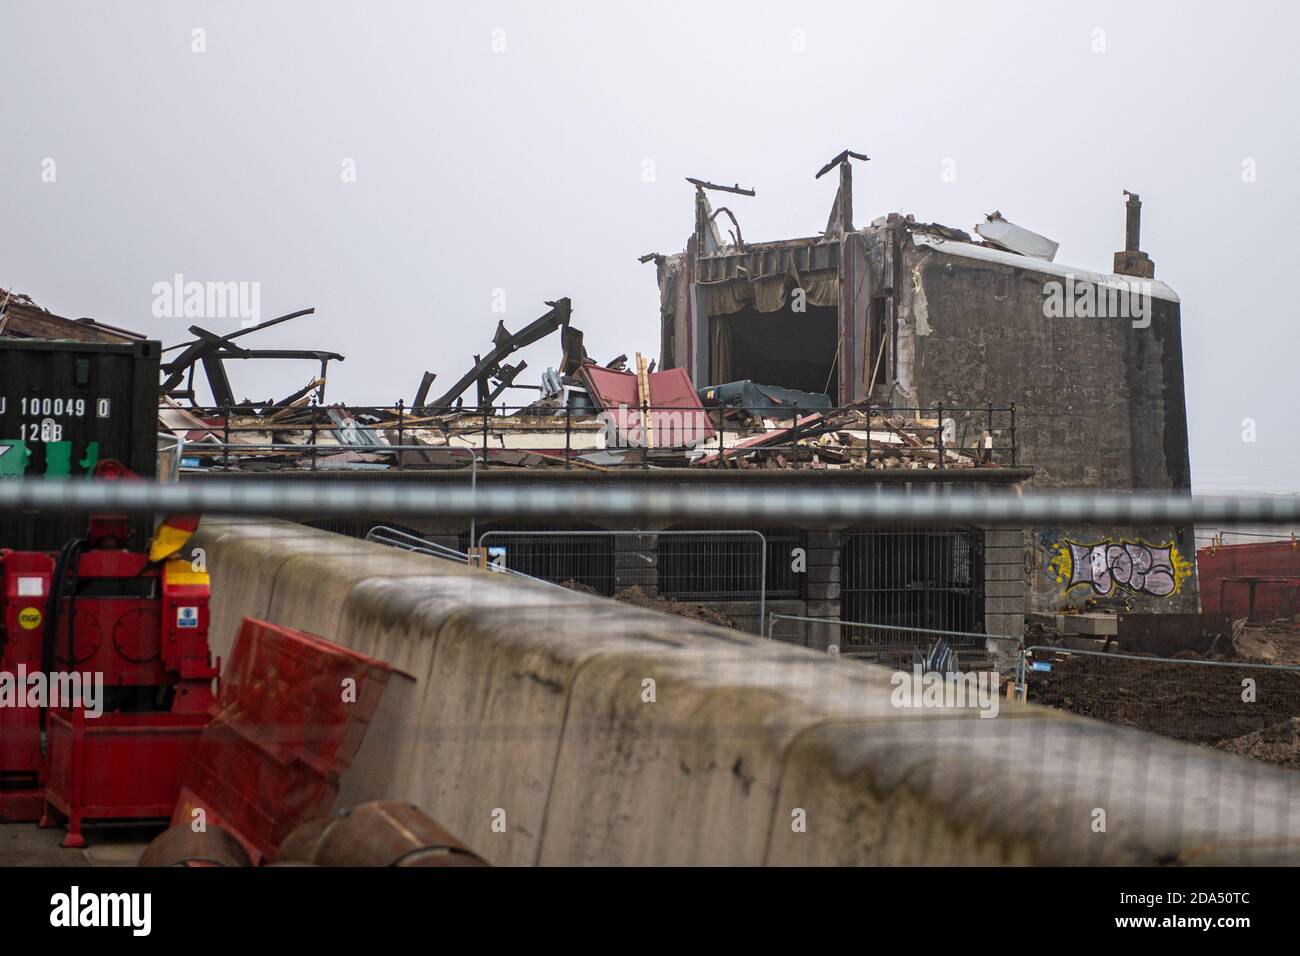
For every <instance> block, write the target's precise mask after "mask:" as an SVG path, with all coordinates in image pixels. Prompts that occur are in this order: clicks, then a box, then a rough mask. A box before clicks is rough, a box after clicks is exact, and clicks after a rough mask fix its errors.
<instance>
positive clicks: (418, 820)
mask: <svg viewBox="0 0 1300 956" xmlns="http://www.w3.org/2000/svg"><path fill="white" fill-rule="evenodd" d="M275 859H276V862H277V863H285V862H288V863H315V864H317V865H319V866H401V867H408V866H439V867H441V866H487V865H488V863H487V861H486V860H484V859H483V858H482V857H480V856H478V854H476V853H474V852H473V851H472V850H470V849H469V848H468V847H467V846H465V844H463V843H462V842H461V841H460V840H458V839H456V838H455V837H454V836H452V835H451V834H450V833H448V832H447V831H446V830H444V829H443V828H442V827H440V826H439V825H438V824H437V823H435V822H434V821H433V820H431V819H429V817H428V816H426V815H425V814H424V813H423V812H422V811H421V810H420V808H419V807H416V806H414V805H412V804H409V803H400V802H397V801H389V800H374V801H371V802H369V803H362V804H359V805H357V806H356V807H353V808H352V809H351V810H345V811H343V812H342V813H340V814H339V815H337V816H335V817H333V818H331V819H328V820H312V821H310V822H308V823H304V824H303V825H302V826H300V827H298V829H296V830H294V831H293V832H292V833H291V834H289V836H287V837H286V838H285V840H284V842H283V843H281V844H280V849H279V851H278V852H277V853H276V857H275Z"/></svg>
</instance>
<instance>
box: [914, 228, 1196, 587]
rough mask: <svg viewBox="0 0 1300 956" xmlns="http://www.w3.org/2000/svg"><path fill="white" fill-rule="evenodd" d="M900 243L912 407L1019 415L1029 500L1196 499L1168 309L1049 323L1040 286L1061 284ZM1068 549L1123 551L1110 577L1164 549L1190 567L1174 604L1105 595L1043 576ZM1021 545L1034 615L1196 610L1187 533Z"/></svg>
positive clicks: (1061, 538)
mask: <svg viewBox="0 0 1300 956" xmlns="http://www.w3.org/2000/svg"><path fill="white" fill-rule="evenodd" d="M901 242H902V248H903V250H904V254H903V269H904V272H905V274H906V275H907V276H909V277H910V279H909V281H907V282H904V283H903V286H902V290H901V296H900V304H901V307H900V310H899V340H900V356H905V357H906V359H907V362H908V364H909V367H908V368H907V369H905V370H900V378H908V379H910V380H911V381H912V382H913V383H914V386H915V392H916V398H917V399H918V400H919V401H920V402H921V403H923V404H925V405H931V404H935V403H938V402H942V403H944V404H945V405H979V404H980V403H982V402H985V401H988V400H990V399H992V400H993V401H995V402H997V403H999V404H1006V403H1010V402H1014V403H1015V404H1016V407H1017V409H1018V414H1017V419H1016V426H1017V427H1016V439H1017V443H1018V445H1019V446H1020V458H1019V460H1020V461H1022V462H1024V463H1026V464H1028V465H1031V466H1033V468H1034V470H1035V473H1034V478H1033V480H1032V482H1031V487H1034V488H1099V489H1109V490H1114V491H1129V490H1150V491H1165V492H1168V491H1173V492H1187V491H1189V490H1190V489H1191V466H1190V459H1189V452H1188V444H1187V412H1186V407H1185V402H1184V396H1183V390H1184V389H1183V365H1182V333H1181V323H1180V314H1179V304H1178V303H1177V302H1175V301H1169V300H1168V299H1164V298H1159V297H1154V296H1153V297H1152V298H1151V299H1150V303H1151V306H1152V315H1151V320H1150V326H1149V327H1147V328H1135V327H1134V325H1133V322H1132V321H1131V320H1129V319H1120V318H1073V317H1071V318H1067V317H1055V318H1048V317H1047V316H1045V315H1044V308H1043V306H1044V299H1045V294H1044V285H1045V283H1047V282H1049V281H1061V278H1060V277H1059V276H1057V275H1054V274H1048V273H1044V272H1041V271H1037V270H1035V269H1034V268H1033V267H1032V266H1033V262H1034V260H1032V259H1023V260H1021V261H1023V263H1024V266H1023V267H1014V266H1010V265H1004V264H1001V263H995V262H986V261H982V260H979V259H972V258H970V257H968V256H964V255H956V254H945V253H944V252H942V251H938V250H934V249H929V248H911V244H910V240H908V239H907V238H906V236H905V235H904V236H903V238H902V239H901ZM955 248H960V246H959V245H958V246H956V247H955ZM1082 284H1083V283H1082V282H1080V285H1082ZM902 361H903V359H902V358H900V363H901V362H902ZM1068 542H1074V543H1076V544H1080V545H1084V544H1086V545H1097V544H1105V545H1107V546H1108V547H1109V546H1115V547H1118V548H1120V549H1121V550H1120V552H1113V554H1116V555H1117V556H1118V557H1117V560H1118V561H1119V563H1120V565H1121V567H1118V568H1114V569H1112V570H1113V571H1118V572H1119V576H1124V573H1125V569H1124V567H1123V565H1124V564H1125V563H1126V562H1128V561H1129V560H1130V557H1129V555H1130V551H1129V550H1128V549H1127V548H1126V546H1127V545H1132V546H1133V548H1134V549H1135V551H1136V552H1137V553H1140V554H1142V555H1145V554H1146V550H1145V549H1146V548H1155V549H1157V550H1159V549H1163V548H1171V549H1172V552H1173V553H1171V554H1170V556H1169V560H1170V563H1171V564H1172V563H1174V554H1176V555H1177V556H1178V558H1179V559H1181V560H1182V561H1185V562H1186V565H1187V567H1186V570H1185V572H1184V573H1181V574H1179V575H1178V576H1177V582H1176V584H1177V587H1176V589H1175V590H1174V591H1172V592H1165V593H1159V592H1160V591H1161V590H1162V589H1161V588H1158V587H1155V586H1153V585H1151V584H1149V583H1147V582H1144V581H1141V580H1135V581H1134V584H1135V585H1136V586H1132V587H1129V586H1126V584H1121V583H1118V582H1116V585H1115V586H1114V587H1110V588H1108V589H1105V590H1103V589H1102V588H1100V587H1099V588H1093V587H1092V586H1091V585H1090V584H1088V585H1082V586H1079V585H1076V586H1075V587H1068V586H1061V585H1068V583H1069V581H1070V579H1071V576H1070V575H1069V574H1065V575H1061V574H1059V573H1056V572H1054V571H1053V570H1052V567H1051V566H1052V564H1053V562H1054V561H1055V562H1056V563H1057V564H1058V565H1059V563H1060V562H1059V555H1060V554H1061V553H1062V552H1064V553H1065V554H1067V555H1068V554H1069V553H1070V550H1069V548H1068ZM1029 546H1030V553H1029V555H1028V559H1027V563H1028V564H1029V571H1030V578H1029V580H1030V592H1031V606H1032V609H1033V610H1035V611H1045V612H1046V611H1056V610H1061V609H1064V608H1069V607H1086V608H1094V607H1095V608H1099V609H1116V610H1132V611H1162V610H1168V611H1181V612H1194V611H1196V610H1197V609H1198V606H1197V588H1196V578H1195V575H1194V563H1195V548H1194V546H1193V542H1192V535H1191V529H1190V528H1172V527H1163V528H1143V529H1131V528H1129V529H1125V528H1051V529H1036V531H1035V533H1034V534H1033V535H1032V536H1031V541H1030V543H1029ZM1100 577H1101V581H1099V584H1102V585H1104V583H1105V580H1106V577H1105V575H1101V576H1100ZM1057 578H1063V580H1061V581H1059V582H1058V580H1057Z"/></svg>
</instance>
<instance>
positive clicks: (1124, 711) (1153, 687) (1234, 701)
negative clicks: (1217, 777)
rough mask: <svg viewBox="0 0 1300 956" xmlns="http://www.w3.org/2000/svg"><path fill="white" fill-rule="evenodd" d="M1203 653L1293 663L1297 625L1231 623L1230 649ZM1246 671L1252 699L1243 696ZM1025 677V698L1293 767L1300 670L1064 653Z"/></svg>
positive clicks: (1299, 721) (1299, 633)
mask: <svg viewBox="0 0 1300 956" xmlns="http://www.w3.org/2000/svg"><path fill="white" fill-rule="evenodd" d="M1178 656H1179V657H1180V658H1182V659H1186V660H1192V659H1195V658H1196V655H1194V654H1190V653H1188V652H1184V653H1182V654H1180V655H1178ZM1209 659H1211V660H1217V661H1219V662H1221V663H1233V662H1241V663H1256V664H1300V629H1297V628H1296V627H1295V626H1293V625H1291V624H1290V623H1287V624H1282V623H1277V624H1273V625H1267V626H1252V627H1238V628H1237V632H1236V634H1235V635H1234V639H1233V649H1232V651H1230V652H1229V653H1227V654H1216V655H1213V656H1212V657H1211V658H1209ZM1246 678H1250V679H1252V680H1254V682H1255V685H1254V696H1253V699H1252V700H1245V699H1243V694H1244V690H1245V689H1244V688H1243V681H1244V680H1245V679H1246ZM1026 680H1027V684H1028V699H1029V701H1030V702H1032V703H1038V704H1044V705H1046V706H1049V707H1056V708H1059V709H1061V710H1067V711H1070V712H1071V713H1075V714H1079V715H1081V716H1085V717H1094V718H1096V719H1098V720H1104V721H1106V722H1108V723H1112V724H1118V725H1120V726H1124V727H1135V728H1138V729H1140V730H1146V731H1150V732H1151V733H1157V734H1161V735H1162V736H1165V737H1172V738H1174V739H1176V740H1183V741H1187V742H1188V743H1194V744H1201V745H1205V746H1211V747H1217V748H1218V749H1221V750H1226V751H1228V752H1231V753H1237V754H1241V755H1243V756H1248V757H1254V758H1256V759H1260V760H1267V761H1269V762H1270V763H1277V764H1281V765H1283V766H1292V767H1297V768H1300V671H1269V670H1263V669H1258V668H1234V667H1218V666H1205V665H1199V664H1195V663H1186V664H1185V663H1177V662H1173V661H1170V660H1167V659H1157V658H1152V659H1150V660H1149V661H1148V660H1134V659H1130V658H1108V657H1098V656H1093V655H1082V654H1069V655H1059V656H1057V658H1056V659H1055V660H1053V661H1052V669H1051V670H1050V671H1030V672H1029V673H1028V674H1027V675H1026Z"/></svg>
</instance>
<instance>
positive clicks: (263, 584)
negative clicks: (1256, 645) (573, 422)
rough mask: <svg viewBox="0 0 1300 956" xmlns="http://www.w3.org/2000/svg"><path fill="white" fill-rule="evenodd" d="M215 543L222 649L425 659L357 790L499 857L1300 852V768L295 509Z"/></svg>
mask: <svg viewBox="0 0 1300 956" xmlns="http://www.w3.org/2000/svg"><path fill="white" fill-rule="evenodd" d="M195 546H197V547H202V548H204V550H205V554H206V558H207V561H208V567H209V570H210V571H211V572H212V576H213V598H212V605H213V622H214V634H213V644H214V647H216V648H220V649H222V653H225V652H226V651H227V650H228V648H229V646H230V644H231V643H232V642H233V639H234V635H235V632H236V630H237V628H238V622H239V620H240V619H241V618H242V617H243V616H244V615H249V616H261V617H264V618H265V619H268V620H271V621H274V622H276V623H280V624H286V625H289V626H293V627H299V628H303V629H304V630H308V631H312V632H314V633H317V634H319V635H321V636H323V637H327V638H329V639H331V640H334V641H337V642H339V643H341V644H344V645H347V646H349V647H352V648H354V649H356V650H358V651H361V652H362V653H365V654H369V655H371V656H374V657H377V658H379V659H381V660H384V661H386V662H388V663H389V664H391V665H393V666H394V667H396V668H398V669H399V670H401V671H402V672H404V674H406V675H408V676H407V677H406V678H402V679H399V680H397V681H394V682H393V684H391V685H390V691H389V693H388V695H387V696H386V699H385V703H384V707H383V708H381V712H380V713H379V714H378V715H376V719H375V720H374V722H373V723H372V725H371V727H370V730H369V733H368V735H367V739H366V743H365V745H364V746H363V749H362V753H361V754H360V755H359V757H358V760H357V762H356V764H354V767H353V770H352V772H351V773H350V774H349V775H348V778H347V779H346V780H345V781H344V785H343V789H342V791H341V793H340V798H339V801H340V803H350V802H354V801H355V800H359V799H368V798H374V797H380V796H382V797H386V798H389V799H405V800H410V801H411V802H413V803H416V804H418V805H420V806H421V807H422V808H424V809H425V810H426V811H427V812H429V813H430V814H431V815H432V816H433V817H434V818H435V819H437V820H438V821H439V822H441V823H442V824H443V825H445V826H446V827H447V828H448V829H449V830H451V831H452V832H453V833H455V834H457V835H458V836H459V837H461V838H462V839H463V840H465V841H466V842H467V843H468V844H469V845H470V846H471V847H473V848H474V849H475V850H476V851H478V852H480V853H481V854H483V855H484V856H485V857H486V858H487V859H489V860H490V861H492V862H493V863H496V864H503V865H526V864H537V863H541V864H559V865H564V864H586V863H593V864H740V865H759V864H920V863H925V864H928V863H937V864H987V863H1026V864H1032V863H1082V864H1121V863H1122V864H1155V863H1175V862H1188V863H1207V862H1208V863H1215V862H1245V863H1251V862H1268V863H1278V862H1300V774H1296V773H1294V772H1292V771H1287V770H1282V769H1279V768H1275V767H1272V766H1269V765H1265V764H1262V763H1257V762H1254V761H1249V760H1246V759H1244V758H1239V757H1232V756H1227V755H1224V754H1220V753H1218V752H1216V751H1212V750H1208V749H1204V748H1196V747H1191V746H1186V745H1182V744H1178V743H1176V742H1173V741H1169V740H1165V739H1163V738H1159V737H1154V736H1150V735H1146V734H1142V733H1139V732H1136V731H1130V730H1125V729H1122V728H1117V727H1113V726H1109V725H1106V724H1101V723H1097V722H1094V721H1090V720H1086V719H1083V718H1078V717H1074V716H1071V715H1067V714H1064V713H1061V712H1057V711H1051V710H1048V709H1044V708H1039V707H1033V706H1026V705H1022V704H1013V703H1011V702H1009V701H1006V700H1000V701H999V705H1000V707H999V714H998V716H997V717H996V718H991V719H990V718H983V717H980V716H979V712H978V710H976V709H956V708H934V709H932V708H899V707H896V706H894V704H893V702H891V692H892V691H893V685H892V684H891V680H890V678H891V675H890V673H889V672H888V671H885V670H883V669H880V668H875V667H871V666H868V665H864V664H858V663H852V662H848V661H841V660H839V659H836V658H832V657H829V656H827V655H825V654H819V653H816V652H813V651H807V650H804V649H802V648H795V647H790V646H787V645H784V644H780V643H772V642H768V641H764V640H762V639H759V638H752V637H748V636H745V635H741V634H739V633H736V632H733V631H728V630H723V629H720V628H715V627H711V626H708V625H704V624H697V623H694V622H692V621H689V620H685V619H682V618H677V617H671V616H667V615H663V614H658V613H655V612H652V611H646V610H641V609H637V608H633V607H629V606H627V605H623V604H619V603H616V602H613V601H608V600H605V599H602V598H596V597H591V596H587V595H583V594H579V593H576V592H574V593H570V592H564V591H560V590H557V589H555V588H551V587H547V586H544V585H533V584H529V583H526V582H521V581H518V580H515V579H511V578H507V577H506V576H504V575H498V574H492V573H489V572H483V571H475V570H471V569H469V568H466V567H464V566H461V565H458V564H455V563H452V562H448V561H443V560H440V559H437V558H429V557H424V556H419V555H410V554H403V553H400V552H396V551H393V550H392V549H389V548H385V547H382V546H379V545H372V544H368V543H365V542H358V541H355V540H351V539H346V538H340V537H338V536H336V535H331V534H328V533H326V532H317V531H312V530H310V529H305V528H302V527H300V526H298V525H294V524H290V523H286V522H278V521H271V520H265V519H243V520H233V519H227V520H218V519H206V520H205V521H204V523H203V526H202V527H201V529H200V532H199V535H198V536H197V538H196V540H195ZM1292 807H1295V808H1296V809H1294V810H1293V809H1292Z"/></svg>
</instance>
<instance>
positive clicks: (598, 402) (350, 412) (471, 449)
mask: <svg viewBox="0 0 1300 956" xmlns="http://www.w3.org/2000/svg"><path fill="white" fill-rule="evenodd" d="M546 304H547V306H549V309H548V311H547V312H546V313H545V314H544V315H542V316H540V317H539V318H537V319H535V320H534V321H533V322H531V323H529V324H528V325H527V326H525V327H524V328H523V329H522V330H520V331H519V332H518V333H517V334H515V333H511V332H510V331H509V330H507V329H506V327H505V325H504V324H503V323H498V325H497V329H496V332H495V334H494V335H493V337H492V348H491V349H490V350H489V351H488V352H487V353H486V354H485V355H482V356H479V355H475V356H474V365H473V367H472V368H471V369H470V370H469V371H468V372H466V373H465V375H463V376H462V377H461V378H460V379H458V380H457V381H456V382H455V383H454V384H453V385H452V386H451V387H450V388H449V389H448V390H447V391H446V392H444V393H443V394H442V395H440V396H437V397H436V398H432V399H430V398H429V395H430V392H431V389H432V385H433V381H434V379H435V377H436V376H435V375H434V374H433V373H432V372H425V373H424V375H423V377H422V379H421V381H420V383H419V388H418V389H417V390H416V393H415V396H414V400H413V401H412V402H411V403H410V404H409V405H406V404H405V403H403V402H398V403H395V404H394V405H391V406H386V407H365V408H362V407H359V406H352V407H347V406H344V405H339V404H333V405H326V404H325V401H324V399H325V384H326V375H327V371H328V368H329V364H330V363H331V362H335V361H342V360H343V356H342V355H338V354H337V353H334V352H324V351H314V350H266V349H250V348H248V347H246V346H245V345H244V344H242V343H236V342H235V341H233V340H235V339H238V338H240V337H243V336H246V335H249V334H251V333H253V332H256V331H258V330H260V329H265V328H268V327H270V326H274V325H279V324H281V323H283V322H287V321H290V320H292V319H294V318H298V317H301V316H306V315H311V314H312V313H313V311H314V310H312V309H303V310H300V311H298V312H294V313H290V314H289V315H285V316H280V317H278V318H275V319H272V320H270V321H268V322H263V323H260V324H258V325H256V326H253V327H252V328H248V329H242V330H240V331H237V332H232V333H230V334H228V335H224V336H220V335H217V334H215V333H212V332H209V331H208V330H206V329H203V328H200V327H199V326H193V327H192V328H191V329H190V331H191V333H192V334H193V335H194V336H195V338H194V339H193V340H192V341H190V342H186V343H183V344H181V345H177V346H172V347H171V348H169V349H166V350H165V351H169V352H171V351H178V352H179V354H178V355H177V356H176V357H175V358H173V359H171V360H170V361H168V362H167V363H166V364H165V365H164V366H163V375H164V381H163V385H162V396H161V406H160V409H159V424H160V429H161V430H162V431H164V432H168V433H170V434H172V435H173V436H175V437H176V438H177V439H180V440H182V441H183V444H184V452H183V453H182V455H181V468H182V470H187V469H188V470H195V469H203V468H211V467H214V466H216V467H221V468H238V469H241V470H304V469H310V470H351V471H364V470H387V469H391V468H398V469H431V468H464V467H466V466H467V465H469V464H470V463H471V461H478V462H488V463H490V464H491V465H494V466H496V465H504V466H515V467H528V468H548V467H549V468H553V467H562V468H570V469H572V468H579V469H590V470H595V471H607V470H610V469H616V468H625V467H644V468H691V467H699V468H707V467H715V468H737V469H750V468H778V469H826V470H840V469H846V470H854V469H858V470H861V469H935V468H976V467H981V466H991V465H992V464H993V461H992V455H993V452H992V449H993V447H994V436H993V435H991V434H988V433H986V432H985V431H983V430H980V429H975V430H974V432H973V433H972V434H963V436H962V440H961V441H960V442H957V441H955V440H954V436H955V433H956V430H957V424H956V423H955V422H954V421H953V420H952V419H946V420H943V421H940V420H939V419H938V418H925V417H914V416H910V415H907V414H904V413H902V412H899V411H897V410H894V411H887V410H882V409H881V408H879V407H873V406H871V405H868V404H865V403H864V404H860V405H856V406H851V407H848V408H841V409H833V408H832V407H831V400H830V398H829V397H828V396H827V395H825V394H813V393H808V392H798V391H793V390H791V389H786V388H781V387H776V386H769V385H762V384H758V383H755V382H750V381H744V382H733V383H729V384H723V385H718V386H710V387H707V388H704V389H701V390H697V389H696V386H695V383H694V382H692V381H691V379H690V376H689V375H688V374H687V373H686V371H685V370H684V369H681V368H673V369H664V370H660V371H656V370H655V363H654V362H653V361H647V360H646V359H644V358H643V357H642V356H641V355H640V354H637V355H636V360H635V365H634V366H633V367H630V368H629V367H627V366H628V364H629V363H628V359H627V356H626V355H620V356H618V357H617V358H615V359H613V360H612V361H610V362H608V363H606V364H604V365H601V364H599V363H598V362H596V361H594V360H593V359H592V358H591V357H590V356H588V355H587V351H586V349H585V348H584V346H583V335H582V332H581V331H579V330H578V329H576V328H574V327H572V326H571V325H570V324H569V318H570V314H571V305H570V302H569V300H568V299H558V300H556V301H554V302H547V303H546ZM557 331H558V332H559V333H560V340H561V341H560V344H561V356H560V362H559V363H558V367H555V368H548V369H546V371H545V373H544V374H543V375H542V380H541V384H540V385H522V384H518V383H517V382H516V379H517V377H518V375H519V373H520V372H521V371H523V370H524V368H525V367H526V365H527V363H525V362H522V361H521V362H518V363H517V364H513V365H512V364H509V363H508V362H507V361H506V359H507V358H508V357H509V356H511V355H512V354H513V353H514V352H516V351H518V350H519V349H521V348H524V347H526V346H528V345H531V344H533V343H535V342H537V341H539V340H541V339H542V338H544V337H546V336H547V335H550V334H552V333H554V332H557ZM246 359H308V360H311V361H313V362H317V363H319V372H318V373H317V374H316V375H313V377H312V379H311V381H309V382H308V383H307V384H306V385H305V386H304V387H302V388H299V389H297V390H295V391H294V392H292V393H291V394H289V395H287V396H285V397H284V398H281V399H279V400H267V401H262V402H254V401H250V400H248V399H245V400H244V401H242V402H239V401H236V399H235V397H234V393H233V391H232V389H231V386H230V382H229V379H228V377H227V375H226V371H225V364H226V362H228V361H231V360H246ZM199 371H201V372H202V373H203V374H204V375H205V376H206V378H207V379H208V386H209V389H210V390H211V392H212V394H213V396H214V397H215V398H216V399H217V404H216V405H215V406H212V407H208V408H203V407H200V406H199V405H198V404H197V402H196V401H195V388H194V378H195V375H196V373H197V372H199ZM506 390H513V391H518V390H529V391H533V392H535V393H536V396H535V397H532V396H530V400H528V401H526V402H524V403H522V404H519V405H514V406H505V405H500V404H497V403H498V400H499V399H500V397H501V395H502V394H503V393H504V392H505V391H506ZM466 393H473V394H474V395H475V396H476V398H477V402H476V404H475V405H473V406H470V405H466V404H465V399H464V395H465V394H466ZM185 402H188V403H189V406H188V407H187V406H186V405H185V404H183V403H185Z"/></svg>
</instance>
